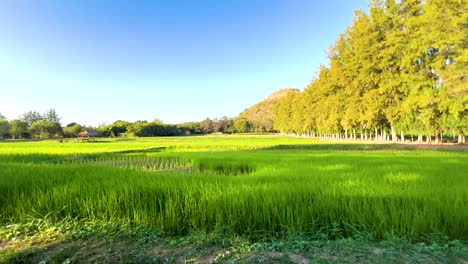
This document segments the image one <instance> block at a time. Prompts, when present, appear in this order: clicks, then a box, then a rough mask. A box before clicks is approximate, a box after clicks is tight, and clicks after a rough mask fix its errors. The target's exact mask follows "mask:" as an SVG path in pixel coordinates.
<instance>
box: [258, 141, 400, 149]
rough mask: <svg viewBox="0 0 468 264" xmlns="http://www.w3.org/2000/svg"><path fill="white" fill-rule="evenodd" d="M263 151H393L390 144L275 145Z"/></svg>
mask: <svg viewBox="0 0 468 264" xmlns="http://www.w3.org/2000/svg"><path fill="white" fill-rule="evenodd" d="M264 149H265V150H283V149H287V150H382V149H394V147H393V146H392V145H390V144H346V143H341V144H314V145H300V144H296V145H277V146H272V147H267V148H264Z"/></svg>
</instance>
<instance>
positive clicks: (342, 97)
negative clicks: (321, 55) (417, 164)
mask: <svg viewBox="0 0 468 264" xmlns="http://www.w3.org/2000/svg"><path fill="white" fill-rule="evenodd" d="M369 10H370V11H369V14H367V13H365V12H363V11H360V10H359V11H355V16H354V19H353V23H352V26H350V27H349V28H348V29H347V30H346V31H345V32H344V33H343V34H341V35H340V36H339V37H338V39H337V40H336V42H335V43H334V45H333V46H332V47H331V48H330V50H329V52H328V54H327V55H328V58H329V65H327V66H323V65H322V66H320V68H319V70H318V72H317V74H316V77H315V78H314V79H313V80H312V82H311V83H310V84H309V85H308V86H307V87H306V88H305V89H304V91H303V92H302V93H294V92H291V93H289V94H288V95H287V96H285V97H283V98H282V99H281V100H280V101H279V102H278V103H277V104H276V105H275V107H274V128H275V129H276V130H277V131H280V132H283V133H295V134H302V135H310V136H316V137H328V138H332V139H356V138H358V139H359V138H360V139H362V140H366V139H367V140H392V141H402V140H404V139H405V137H406V138H407V139H409V138H412V135H414V136H415V138H414V140H415V141H416V140H417V141H419V142H421V141H422V140H423V137H424V138H425V140H427V142H430V141H431V140H435V142H441V140H442V136H443V135H446V136H453V137H458V141H459V143H463V142H464V140H465V135H464V134H465V133H466V131H468V107H467V103H468V67H467V66H468V52H467V50H468V49H467V48H468V38H467V36H468V6H467V5H466V1H461V0H427V1H422V0H400V1H395V0H387V1H383V0H371V1H370V6H369ZM416 136H417V138H416Z"/></svg>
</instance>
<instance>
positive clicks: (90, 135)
mask: <svg viewBox="0 0 468 264" xmlns="http://www.w3.org/2000/svg"><path fill="white" fill-rule="evenodd" d="M97 136H99V133H98V132H97V131H96V130H93V129H83V130H82V131H81V132H80V133H78V138H79V139H80V140H81V141H83V140H87V141H89V140H96V137H97Z"/></svg>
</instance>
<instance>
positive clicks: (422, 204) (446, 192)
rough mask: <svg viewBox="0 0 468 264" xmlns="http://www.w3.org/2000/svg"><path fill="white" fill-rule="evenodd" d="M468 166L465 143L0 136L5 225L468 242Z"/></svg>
mask: <svg viewBox="0 0 468 264" xmlns="http://www.w3.org/2000/svg"><path fill="white" fill-rule="evenodd" d="M75 153H79V154H75ZM467 171H468V156H467V153H466V151H464V150H463V149H461V150H450V151H447V150H421V149H396V148H395V147H392V146H390V145H360V144H330V143H320V142H314V141H311V140H310V139H301V138H284V137H283V138H282V137H273V136H215V137H213V136H209V137H179V138H146V139H138V140H130V141H109V142H100V143H99V142H98V143H73V142H66V143H58V142H54V141H49V142H16V143H0V222H2V223H18V222H27V221H30V219H31V217H33V218H41V217H45V216H47V217H48V219H51V220H52V221H61V220H63V219H65V218H66V219H86V220H89V221H96V220H100V221H109V222H112V223H125V224H128V223H130V224H134V225H139V226H149V227H155V228H161V229H163V230H165V231H168V232H175V233H185V232H187V231H189V230H208V231H209V230H213V229H214V228H225V229H227V230H229V231H231V232H236V233H239V234H245V235H252V236H255V235H257V234H288V233H298V232H305V233H307V232H316V231H317V230H319V229H324V228H325V229H336V230H339V232H340V233H341V234H342V235H351V234H353V233H354V232H358V231H365V232H369V233H373V234H375V235H376V237H383V236H385V234H386V233H393V234H398V235H404V236H408V237H411V238H418V237H421V236H422V235H423V234H428V233H434V232H438V233H442V234H444V235H447V236H448V237H450V238H458V239H467V238H468V221H467V219H468V188H467V186H468V175H467V173H466V172H467Z"/></svg>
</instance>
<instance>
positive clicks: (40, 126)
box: [0, 109, 252, 139]
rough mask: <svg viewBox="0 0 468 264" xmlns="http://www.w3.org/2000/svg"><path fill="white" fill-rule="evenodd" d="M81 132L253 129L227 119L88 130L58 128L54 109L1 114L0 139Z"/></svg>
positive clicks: (102, 134) (151, 133) (71, 135)
mask: <svg viewBox="0 0 468 264" xmlns="http://www.w3.org/2000/svg"><path fill="white" fill-rule="evenodd" d="M84 129H92V130H95V131H96V132H98V134H99V136H100V137H122V136H130V137H133V136H135V137H155V136H181V135H193V134H211V133H245V132H251V129H252V126H251V124H250V123H249V122H248V121H246V120H236V121H234V120H232V119H231V118H228V117H222V118H215V119H210V118H207V119H205V120H203V121H201V122H187V123H182V124H177V125H172V124H164V123H163V122H162V121H161V120H158V119H156V120H153V121H151V122H148V121H136V122H133V123H132V122H127V121H122V120H118V121H115V122H114V123H112V124H109V125H101V126H98V127H89V126H84V125H80V124H78V123H76V122H72V123H69V124H67V125H66V126H65V127H62V126H61V125H60V118H59V116H58V114H57V113H56V111H55V110H54V109H50V110H48V111H47V112H45V113H44V114H41V113H39V112H36V111H28V112H25V113H24V114H22V115H21V116H20V117H19V118H18V119H15V120H10V121H8V120H6V118H5V117H4V116H2V115H1V114H0V139H50V138H62V137H66V138H74V137H77V136H78V134H79V133H80V132H81V131H83V130H84Z"/></svg>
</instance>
